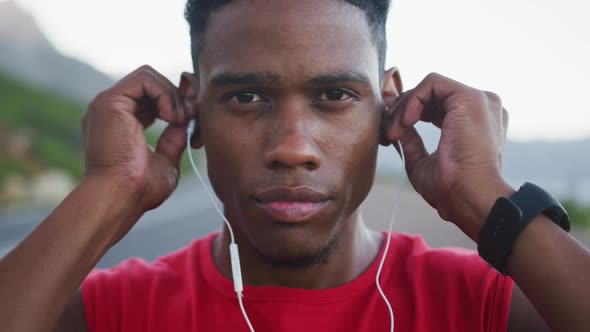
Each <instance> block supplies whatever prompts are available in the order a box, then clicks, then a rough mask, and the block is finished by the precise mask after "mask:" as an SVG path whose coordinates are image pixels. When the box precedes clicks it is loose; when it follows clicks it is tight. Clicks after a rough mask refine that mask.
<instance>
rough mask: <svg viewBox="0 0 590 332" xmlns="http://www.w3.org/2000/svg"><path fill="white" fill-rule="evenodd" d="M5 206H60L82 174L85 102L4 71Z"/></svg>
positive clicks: (0, 165)
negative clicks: (33, 84) (60, 202)
mask: <svg viewBox="0 0 590 332" xmlns="http://www.w3.org/2000/svg"><path fill="white" fill-rule="evenodd" d="M0 95H1V96H2V98H0V110H2V111H1V112H0V142H2V144H0V207H2V206H5V205H7V204H11V203H14V202H18V201H28V202H29V203H56V202H59V200H61V199H63V197H64V196H65V195H66V194H67V193H68V192H69V191H70V190H71V189H72V187H73V183H74V181H76V180H77V179H79V178H80V177H81V176H82V172H83V171H82V170H83V160H84V154H83V147H82V131H81V130H80V118H81V117H82V113H83V112H84V108H85V107H84V105H83V104H82V103H77V102H73V101H71V100H70V99H67V98H65V97H61V96H57V95H55V94H53V93H51V92H48V91H45V90H43V89H42V88H40V87H36V86H31V85H30V84H28V83H24V82H22V81H19V80H17V79H15V78H12V77H9V76H8V75H6V74H2V73H0Z"/></svg>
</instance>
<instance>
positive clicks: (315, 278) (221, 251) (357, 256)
mask: <svg viewBox="0 0 590 332" xmlns="http://www.w3.org/2000/svg"><path fill="white" fill-rule="evenodd" d="M234 231H236V232H239V230H238V229H237V227H234ZM339 236H340V238H339V240H338V246H336V248H335V250H334V251H333V252H332V253H331V256H330V259H329V260H328V261H327V262H326V263H322V264H316V265H312V266H307V267H301V268H280V267H276V266H271V265H269V264H268V262H266V261H264V259H262V258H261V257H260V255H259V254H257V253H256V251H255V249H254V248H252V246H251V245H249V243H247V241H239V239H240V238H242V239H244V240H247V238H245V237H241V236H238V234H236V238H238V244H239V245H240V248H239V249H240V262H241V267H242V278H243V280H244V284H246V285H250V286H283V287H290V288H302V289H324V288H332V287H337V286H340V285H343V284H346V283H348V282H350V281H352V280H353V279H355V278H356V277H358V276H359V275H360V274H361V273H363V271H365V270H366V269H367V268H368V267H369V265H370V264H371V263H372V262H373V261H374V260H375V259H376V258H377V255H378V254H379V250H380V247H381V243H382V240H383V237H382V235H381V234H380V233H378V232H375V231H373V230H370V229H369V228H367V227H366V226H365V224H364V222H363V220H362V217H361V215H360V212H358V211H357V212H355V213H354V214H353V215H352V216H351V217H350V219H349V220H348V222H347V223H346V225H345V226H344V227H343V229H342V232H341V233H340V235H339ZM229 243H230V236H229V231H228V230H227V228H226V227H224V228H223V231H222V232H221V234H220V236H218V237H217V238H216V239H215V242H214V243H213V260H214V262H215V265H216V266H217V269H218V270H219V271H220V272H221V273H222V274H223V275H224V276H225V277H226V278H228V279H231V278H232V277H231V265H230V256H229V248H228V246H229Z"/></svg>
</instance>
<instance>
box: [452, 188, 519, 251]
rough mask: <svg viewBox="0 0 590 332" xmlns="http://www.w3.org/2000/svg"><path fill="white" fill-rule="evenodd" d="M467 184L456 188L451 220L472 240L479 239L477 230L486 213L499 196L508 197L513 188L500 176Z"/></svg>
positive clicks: (481, 224)
mask: <svg viewBox="0 0 590 332" xmlns="http://www.w3.org/2000/svg"><path fill="white" fill-rule="evenodd" d="M466 183H469V184H468V185H465V186H463V187H462V188H461V189H457V190H456V192H458V193H460V194H458V195H453V196H455V197H456V199H455V204H453V205H454V206H455V208H454V209H453V210H454V211H456V213H455V215H456V216H455V217H454V218H453V219H452V220H453V222H454V223H455V224H456V225H457V227H459V228H460V229H461V230H462V231H463V232H464V233H465V234H466V235H467V236H468V237H469V238H471V239H472V240H473V241H474V242H476V243H477V242H478V241H479V232H480V231H481V228H482V227H483V225H484V223H485V221H486V218H487V216H488V214H489V213H490V211H491V209H492V207H493V206H494V203H495V202H496V200H497V199H498V198H499V197H510V196H511V195H512V194H513V193H514V192H515V190H514V189H513V188H512V187H511V186H510V185H509V184H508V183H506V181H504V180H503V179H502V178H497V179H494V180H491V181H490V180H487V181H472V182H466Z"/></svg>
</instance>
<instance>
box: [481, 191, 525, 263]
mask: <svg viewBox="0 0 590 332" xmlns="http://www.w3.org/2000/svg"><path fill="white" fill-rule="evenodd" d="M521 220H522V211H521V210H520V208H519V207H518V206H516V205H515V204H514V203H513V202H512V201H511V200H509V199H508V198H505V197H500V198H498V200H496V203H495V204H494V207H492V211H490V214H489V216H488V218H487V219H486V222H485V224H484V226H483V228H482V229H481V232H480V235H479V243H478V248H477V249H478V251H479V253H480V255H481V257H482V258H483V259H485V260H486V261H487V262H488V263H489V264H490V265H492V266H493V267H494V268H495V269H496V270H498V271H503V269H504V263H505V260H506V257H508V255H509V254H510V251H511V249H512V243H513V241H514V239H515V237H516V236H517V235H518V233H519V229H520V228H521V227H522V226H521V225H520V224H521Z"/></svg>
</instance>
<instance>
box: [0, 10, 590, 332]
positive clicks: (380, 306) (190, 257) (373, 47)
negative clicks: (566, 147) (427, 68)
mask: <svg viewBox="0 0 590 332" xmlns="http://www.w3.org/2000/svg"><path fill="white" fill-rule="evenodd" d="M387 9H388V3H387V1H343V0H325V1H313V2H312V1H289V0H274V1H263V0H250V1H246V0H235V1H199V0H191V1H189V4H188V6H187V18H188V20H189V23H190V24H191V38H192V43H193V49H192V54H193V60H194V70H195V73H194V74H183V75H182V78H181V81H180V84H179V87H175V86H174V85H173V84H172V83H170V82H169V81H168V80H166V78H164V77H163V76H162V75H160V74H159V73H157V72H156V71H155V70H154V69H152V68H150V67H147V66H144V67H141V68H139V69H138V70H136V71H134V72H133V73H131V74H129V75H128V76H127V77H125V78H123V79H122V80H121V81H119V82H118V83H117V84H115V86H113V87H112V88H110V89H108V90H106V91H104V92H102V93H101V94H99V95H98V96H97V97H96V99H95V100H94V101H93V102H92V103H91V104H90V106H89V109H88V112H87V113H86V115H85V117H84V121H83V127H84V131H85V144H86V145H85V146H86V173H85V177H84V179H83V181H82V182H81V183H80V185H79V186H78V187H77V188H76V189H75V190H74V191H73V192H72V193H71V194H70V195H69V196H68V197H67V198H66V199H65V200H64V201H63V202H62V203H61V204H60V205H59V206H58V207H57V208H56V209H55V211H54V212H53V213H52V214H51V215H50V216H49V217H48V218H47V219H46V220H45V221H44V222H43V223H42V224H41V225H40V226H39V227H38V228H37V229H36V230H35V231H34V232H33V233H32V234H31V235H30V236H29V237H28V238H26V239H25V240H24V241H23V242H22V243H21V244H20V245H19V246H18V247H17V248H15V249H14V250H13V251H12V252H11V253H10V254H9V255H7V256H6V257H5V258H4V259H3V260H2V261H1V263H0V271H1V277H0V321H2V330H3V331H4V330H6V331H48V330H52V329H53V328H54V327H55V329H56V330H57V331H84V330H88V331H178V330H186V331H189V330H190V331H211V330H216V331H217V330H218V331H227V330H236V331H246V330H247V329H248V327H247V325H246V322H245V320H244V317H243V316H242V313H241V309H240V307H239V305H238V301H237V299H236V295H235V293H233V286H232V284H231V281H230V280H231V278H232V273H231V265H230V254H229V248H228V244H229V243H230V234H229V230H228V228H226V227H224V228H223V230H222V231H221V233H220V234H213V235H211V236H209V237H207V238H205V239H200V240H197V241H195V242H194V243H193V244H191V245H190V246H189V247H187V248H185V249H183V250H180V251H178V252H175V253H172V254H170V255H169V256H166V257H164V258H161V259H159V260H157V261H156V262H155V263H153V264H147V263H144V262H141V261H137V260H132V261H128V262H125V263H123V264H122V265H120V266H119V267H116V268H114V269H112V270H109V271H99V272H95V273H92V274H91V275H90V276H89V277H88V278H87V275H88V273H89V272H90V270H91V269H92V268H93V267H94V265H95V264H96V262H97V261H98V260H99V259H100V257H101V256H103V255H104V254H105V252H106V251H107V250H108V249H109V248H110V247H111V246H112V245H113V244H115V243H116V242H117V241H118V240H119V239H121V238H122V237H123V236H124V235H125V234H126V233H127V232H128V231H129V229H130V228H131V227H132V226H133V225H134V223H135V222H136V221H137V220H138V219H139V218H140V216H141V215H142V214H143V213H144V212H145V211H147V210H150V209H153V208H156V207H157V206H158V205H160V204H161V203H162V202H163V201H164V200H165V199H166V198H167V197H168V196H169V195H170V194H171V193H172V191H173V190H174V188H175V186H176V184H177V182H178V178H179V172H178V164H179V161H180V159H181V156H182V153H183V151H184V149H185V142H186V139H187V136H186V135H187V134H186V128H187V123H188V121H189V119H193V118H194V119H197V120H198V121H197V126H198V127H197V130H196V132H195V134H194V135H193V137H192V138H191V143H192V147H193V148H199V147H205V148H206V150H205V151H206V153H207V166H208V169H209V176H210V180H211V183H212V186H213V188H214V190H215V192H216V194H217V196H218V197H219V198H220V200H221V201H222V202H223V204H224V213H225V215H226V216H227V218H228V220H229V222H230V223H231V225H232V228H233V230H234V232H235V239H236V243H237V244H238V245H239V248H240V260H241V266H242V272H243V281H244V284H245V289H244V298H243V303H244V307H245V311H246V312H247V313H248V315H249V317H250V319H251V322H252V325H253V327H254V329H255V330H256V331H300V330H305V331H331V330H333V331H343V330H346V331H360V330H362V331H385V330H388V329H389V328H390V320H389V315H388V311H387V307H386V305H385V303H384V302H383V301H382V300H381V299H380V298H379V295H378V293H377V290H376V288H375V287H374V280H375V279H374V278H375V273H376V270H377V263H378V261H379V258H380V257H382V255H383V250H384V249H383V244H384V243H385V239H386V236H392V244H391V248H390V250H389V253H388V254H389V255H390V256H388V259H387V260H386V262H385V267H384V270H383V275H382V278H381V280H382V284H383V288H384V292H385V293H386V296H387V297H388V298H389V301H390V302H391V303H392V307H393V311H394V313H395V329H396V330H397V331H503V330H506V329H507V330H509V331H531V330H535V331H542V330H548V329H547V327H546V326H545V323H544V322H546V324H547V325H548V326H549V327H550V328H551V330H553V331H587V330H588V329H590V300H589V299H590V283H588V279H587V276H588V275H590V255H589V253H588V251H587V250H586V249H585V248H583V247H582V246H580V245H579V244H578V243H577V242H576V241H575V240H573V239H572V238H571V237H570V236H569V235H567V234H566V233H565V232H564V231H563V230H562V229H561V228H560V227H559V225H558V224H557V223H556V222H557V221H558V219H559V218H549V217H546V216H545V215H543V214H540V213H535V214H534V215H532V216H531V220H529V221H530V223H529V224H528V225H527V226H526V227H524V229H522V230H520V233H518V237H517V238H516V239H514V241H512V242H510V243H508V244H509V248H510V251H511V253H510V254H509V255H501V256H498V255H497V252H494V251H493V250H492V251H489V252H488V254H489V255H488V254H486V251H485V250H486V243H485V241H488V240H489V237H490V236H492V235H491V234H496V233H494V232H499V231H494V229H495V227H496V225H498V226H497V229H498V230H500V229H501V227H500V226H499V225H500V224H498V223H499V222H504V219H503V218H504V217H501V218H496V217H495V215H494V214H490V211H492V212H494V211H496V212H495V213H500V215H502V214H501V212H503V211H505V209H504V210H502V209H501V208H502V206H500V205H498V204H497V203H496V200H497V199H498V198H499V197H513V198H514V200H515V201H516V197H515V196H513V194H514V192H515V190H514V189H513V188H511V187H510V186H508V185H507V184H506V182H505V181H504V180H503V179H502V176H501V172H500V168H501V166H500V165H501V155H502V146H503V144H504V141H505V137H506V128H507V122H508V118H507V114H506V113H505V111H504V110H503V108H502V105H501V102H500V99H499V98H498V97H497V96H496V95H494V94H492V93H488V92H483V91H478V90H475V89H473V88H470V87H467V86H465V85H462V84H460V83H458V82H455V81H453V80H451V79H449V78H446V77H443V76H440V75H436V74H432V75H429V76H428V77H426V78H425V79H424V80H423V81H422V82H421V83H420V84H419V85H418V86H417V87H416V88H414V89H412V90H409V91H406V92H405V93H403V94H402V93H401V92H402V84H401V78H400V75H399V72H398V71H397V70H396V69H389V70H384V68H383V64H384V59H385V32H384V31H385V30H384V27H385V17H386V13H387ZM424 24H428V22H424ZM424 42H427V41H424ZM383 110H386V111H383ZM156 118H160V119H162V120H164V121H167V122H168V123H169V126H168V127H167V128H166V129H165V130H164V132H163V133H162V136H161V137H160V140H159V141H158V143H157V146H156V148H155V150H152V149H149V148H148V147H147V146H146V143H145V140H144V138H143V129H144V128H145V127H147V126H149V125H150V124H151V123H152V122H153V121H154V120H155V119H156ZM418 121H428V122H432V123H433V124H434V125H436V126H438V127H440V128H441V130H442V136H441V140H440V143H439V146H438V150H437V151H436V152H435V153H431V154H428V153H427V151H426V150H425V148H424V146H423V144H422V141H421V139H420V136H419V135H418V133H417V132H416V131H415V129H414V127H413V126H414V125H415V124H416V123H417V122H418ZM380 142H381V143H382V144H390V143H392V142H399V143H401V145H402V147H403V150H404V152H405V158H406V170H407V173H408V175H409V178H410V181H411V183H412V185H413V186H414V188H415V189H416V190H417V191H418V192H419V193H420V194H421V195H422V196H423V197H424V199H425V200H426V201H427V202H428V203H429V204H431V205H432V206H433V207H434V208H436V209H437V211H438V212H439V214H440V216H441V217H442V218H443V219H445V220H448V221H450V222H452V223H454V224H455V225H457V226H458V227H459V228H460V229H461V230H462V231H463V232H465V234H467V235H468V236H469V237H470V238H471V239H473V240H474V241H476V242H479V244H480V248H482V246H483V248H482V255H483V256H484V257H486V259H488V260H489V261H490V262H491V263H493V264H495V266H496V267H497V268H498V269H501V270H503V271H504V272H506V273H507V274H508V276H509V277H511V278H509V277H504V276H501V275H500V274H498V273H497V272H496V271H494V270H493V269H491V268H490V267H488V265H487V263H485V262H484V261H483V260H482V259H481V258H479V257H478V256H477V254H471V253H465V252H458V251H453V250H430V249H428V248H426V247H425V246H424V244H423V243H422V242H421V241H420V240H419V239H418V238H415V237H410V236H406V235H403V234H381V233H378V232H375V231H372V230H370V229H368V228H367V227H366V226H365V225H364V223H363V220H362V216H361V215H360V211H359V205H360V204H361V202H362V201H363V200H364V199H365V197H366V196H367V193H368V192H369V190H370V188H371V186H372V183H373V177H374V172H375V161H376V155H377V147H378V144H379V143H380ZM392 157H393V156H392ZM531 167H534V165H531ZM519 192H521V191H519ZM392 203H393V202H392ZM533 203H534V202H533ZM533 203H531V204H533ZM533 205H534V204H533ZM492 208H493V209H492ZM520 208H522V209H523V211H525V212H527V211H528V210H527V209H526V207H525V206H520ZM502 216H503V215H502ZM550 216H551V215H550ZM506 218H508V217H506ZM515 218H516V219H514V220H519V219H518V218H520V219H522V218H523V217H522V216H520V215H518V216H515ZM553 219H555V220H553ZM506 220H508V221H511V220H512V219H510V218H508V219H506ZM523 220H524V219H523ZM507 223H508V225H507V226H502V227H506V228H505V229H511V230H512V229H513V226H514V224H510V223H509V222H507ZM484 225H486V227H484ZM489 227H492V228H493V229H492V231H491V232H488V231H489V229H488V228H489ZM564 227H565V228H567V227H566V226H564ZM482 229H483V231H482ZM502 229H504V228H502ZM480 234H481V236H480ZM492 239H493V238H492ZM496 240H497V241H498V242H493V241H492V242H491V244H492V245H495V246H496V247H500V245H505V244H504V243H503V242H500V240H502V239H500V238H497V239H496ZM504 240H505V239H504ZM487 244H488V245H489V244H490V243H489V242H488V243H487ZM488 249H489V247H488ZM492 249H493V248H492ZM498 257H499V258H501V259H500V260H499V261H498V262H499V263H498V262H495V261H494V258H498ZM85 278H86V280H85ZM512 279H513V280H514V282H515V285H514V291H513V290H512V287H513V283H512V281H511V280H512ZM516 285H518V286H516ZM77 289H81V290H78V291H77ZM520 289H522V292H521V291H520ZM525 295H526V296H525ZM527 298H528V299H527ZM529 300H530V302H529ZM531 303H532V305H531ZM533 306H534V308H536V311H535V309H533ZM536 312H538V313H539V314H540V316H541V317H542V318H541V317H540V316H539V315H538V314H537V313H536Z"/></svg>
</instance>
